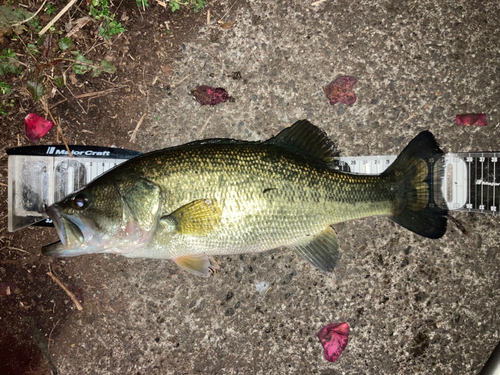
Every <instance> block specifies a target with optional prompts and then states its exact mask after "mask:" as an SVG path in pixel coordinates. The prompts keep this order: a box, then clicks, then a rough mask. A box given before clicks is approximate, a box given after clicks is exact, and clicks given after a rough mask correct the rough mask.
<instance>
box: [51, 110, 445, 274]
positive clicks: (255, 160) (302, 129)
mask: <svg viewBox="0 0 500 375" xmlns="http://www.w3.org/2000/svg"><path fill="white" fill-rule="evenodd" d="M442 155H443V151H441V149H440V148H439V146H438V144H437V143H436V140H435V139H434V136H433V135H432V134H431V133H430V132H428V131H425V132H422V133H420V134H419V135H418V136H417V137H415V138H414V139H413V140H412V141H411V142H410V144H409V145H408V146H407V147H406V148H405V149H404V150H403V152H402V153H401V154H400V155H399V157H398V158H397V159H396V161H395V162H394V163H393V164H392V165H391V166H390V167H389V168H388V169H387V170H386V171H385V172H384V173H382V174H380V175H377V176H373V175H355V174H349V173H344V172H340V171H339V170H338V168H336V165H335V162H334V158H335V157H336V156H338V152H337V151H336V150H335V147H334V146H333V143H332V142H331V141H330V140H329V139H328V138H327V136H326V134H325V133H323V132H322V131H321V130H320V129H318V128H317V127H315V126H314V125H312V124H311V123H309V122H308V121H305V120H304V121H298V122H296V123H295V124H294V125H292V126H291V127H289V128H287V129H285V130H283V131H282V132H281V133H279V134H278V135H276V136H275V137H273V138H271V139H269V140H267V141H264V142H244V141H236V140H228V139H212V140H204V141H197V142H192V143H188V144H186V145H182V146H178V147H172V148H168V149H165V150H160V151H155V152H151V153H148V154H144V155H141V156H139V157H137V158H134V159H132V160H130V161H127V162H125V163H123V164H121V165H119V166H117V167H115V168H114V169H113V170H111V171H109V172H108V173H106V174H104V175H102V176H100V177H99V178H97V179H95V180H94V181H92V182H91V183H90V184H88V185H87V186H86V187H84V188H83V189H81V190H79V191H77V192H75V193H73V194H71V195H70V196H68V197H66V198H65V199H64V200H62V201H61V202H59V203H56V204H54V205H52V206H50V207H49V208H48V209H47V214H48V215H49V216H50V218H51V219H52V220H53V222H54V224H55V227H56V230H57V233H58V235H59V237H60V239H61V241H60V242H58V243H55V244H52V245H49V246H47V247H45V248H43V253H44V254H45V255H51V256H76V255H82V254H89V253H118V254H121V255H124V256H126V257H131V258H158V259H172V260H173V261H175V262H176V263H177V264H178V265H179V266H180V267H182V268H184V269H186V270H187V271H189V272H191V273H194V274H196V275H200V276H210V274H211V273H213V272H214V271H215V270H216V269H217V268H218V265H217V263H216V261H215V260H214V258H213V257H212V256H213V255H216V254H219V255H222V254H237V253H247V252H261V251H265V250H270V249H274V248H277V247H280V246H286V247H288V248H290V249H292V250H294V251H295V252H296V253H297V254H298V255H300V256H301V257H303V258H304V259H306V260H307V261H308V262H310V263H311V264H312V265H313V266H315V267H317V268H319V269H320V270H323V271H326V272H328V271H331V270H332V269H333V268H334V267H335V265H336V264H337V262H338V260H339V257H340V255H339V248H338V247H339V246H338V241H337V236H336V234H335V231H334V230H333V229H332V227H331V225H332V224H335V223H339V222H343V221H347V220H351V219H358V218H363V217H368V216H374V215H384V216H388V217H389V218H390V219H392V220H393V221H395V222H396V223H398V224H400V225H402V226H403V227H405V228H407V229H409V230H411V231H413V232H415V233H417V234H419V235H422V236H425V237H429V238H439V237H441V236H443V234H444V233H445V232H446V225H447V210H446V209H440V208H437V207H433V206H434V205H433V200H432V195H433V194H434V193H435V194H441V193H440V189H435V188H433V186H432V183H431V179H430V177H431V174H433V175H434V176H436V178H435V180H436V181H440V178H439V177H440V175H442V168H441V170H440V169H439V167H438V165H439V163H436V164H432V163H431V161H432V160H439V158H440V157H441V156H442ZM436 198H440V197H436Z"/></svg>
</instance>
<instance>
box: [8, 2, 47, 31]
mask: <svg viewBox="0 0 500 375" xmlns="http://www.w3.org/2000/svg"><path fill="white" fill-rule="evenodd" d="M46 2H47V0H44V2H43V4H42V6H41V7H40V8H38V10H37V11H36V12H35V14H33V15H32V16H31V17H30V18H26V19H25V20H24V21H19V22H18V23H15V24H13V25H10V27H16V26H19V25H22V24H23V23H26V22H29V21H31V20H32V19H33V18H35V17H36V15H37V14H38V13H39V12H40V11H41V10H42V9H43V7H44V6H45V3H46Z"/></svg>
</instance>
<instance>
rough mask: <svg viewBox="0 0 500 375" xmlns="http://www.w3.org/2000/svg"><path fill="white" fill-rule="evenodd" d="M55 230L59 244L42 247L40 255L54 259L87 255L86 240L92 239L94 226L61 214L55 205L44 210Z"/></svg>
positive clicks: (86, 221)
mask: <svg viewBox="0 0 500 375" xmlns="http://www.w3.org/2000/svg"><path fill="white" fill-rule="evenodd" d="M46 213H47V215H48V216H49V217H50V219H51V220H52V222H53V223H54V227H55V228H56V232H57V235H58V236H59V239H60V240H61V241H60V242H55V243H53V244H50V245H47V246H44V247H42V254H43V255H47V256H54V257H71V256H77V255H82V254H87V253H89V249H88V248H87V246H85V243H86V240H90V239H92V236H93V233H94V225H93V224H91V223H90V221H89V220H85V219H80V218H77V217H75V216H73V215H65V214H61V212H60V211H59V210H58V207H57V204H53V205H52V206H50V207H49V208H48V209H47V210H46Z"/></svg>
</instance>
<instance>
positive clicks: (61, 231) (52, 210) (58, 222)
mask: <svg viewBox="0 0 500 375" xmlns="http://www.w3.org/2000/svg"><path fill="white" fill-rule="evenodd" d="M45 212H46V213H47V215H48V216H49V218H50V220H52V223H54V227H55V228H56V232H57V235H58V236H59V239H60V240H61V243H62V245H63V246H66V244H67V243H68V240H67V232H66V229H65V228H64V224H63V221H62V217H61V214H60V213H59V211H58V210H57V205H56V204H53V205H51V206H50V207H49V208H47V209H46V210H45ZM48 246H51V245H48ZM48 246H46V247H48ZM44 248H45V247H44Z"/></svg>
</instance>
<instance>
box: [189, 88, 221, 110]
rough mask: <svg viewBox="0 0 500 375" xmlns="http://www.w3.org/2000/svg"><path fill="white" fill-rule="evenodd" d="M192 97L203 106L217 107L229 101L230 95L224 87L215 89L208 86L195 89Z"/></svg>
mask: <svg viewBox="0 0 500 375" xmlns="http://www.w3.org/2000/svg"><path fill="white" fill-rule="evenodd" d="M191 95H193V96H194V97H195V99H196V100H198V101H199V102H200V104H201V105H216V104H219V103H224V102H225V101H227V100H228V99H229V95H228V93H227V91H226V90H224V89H223V88H222V87H217V88H215V89H214V88H213V87H210V86H206V85H201V86H198V87H195V88H194V89H193V91H191Z"/></svg>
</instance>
